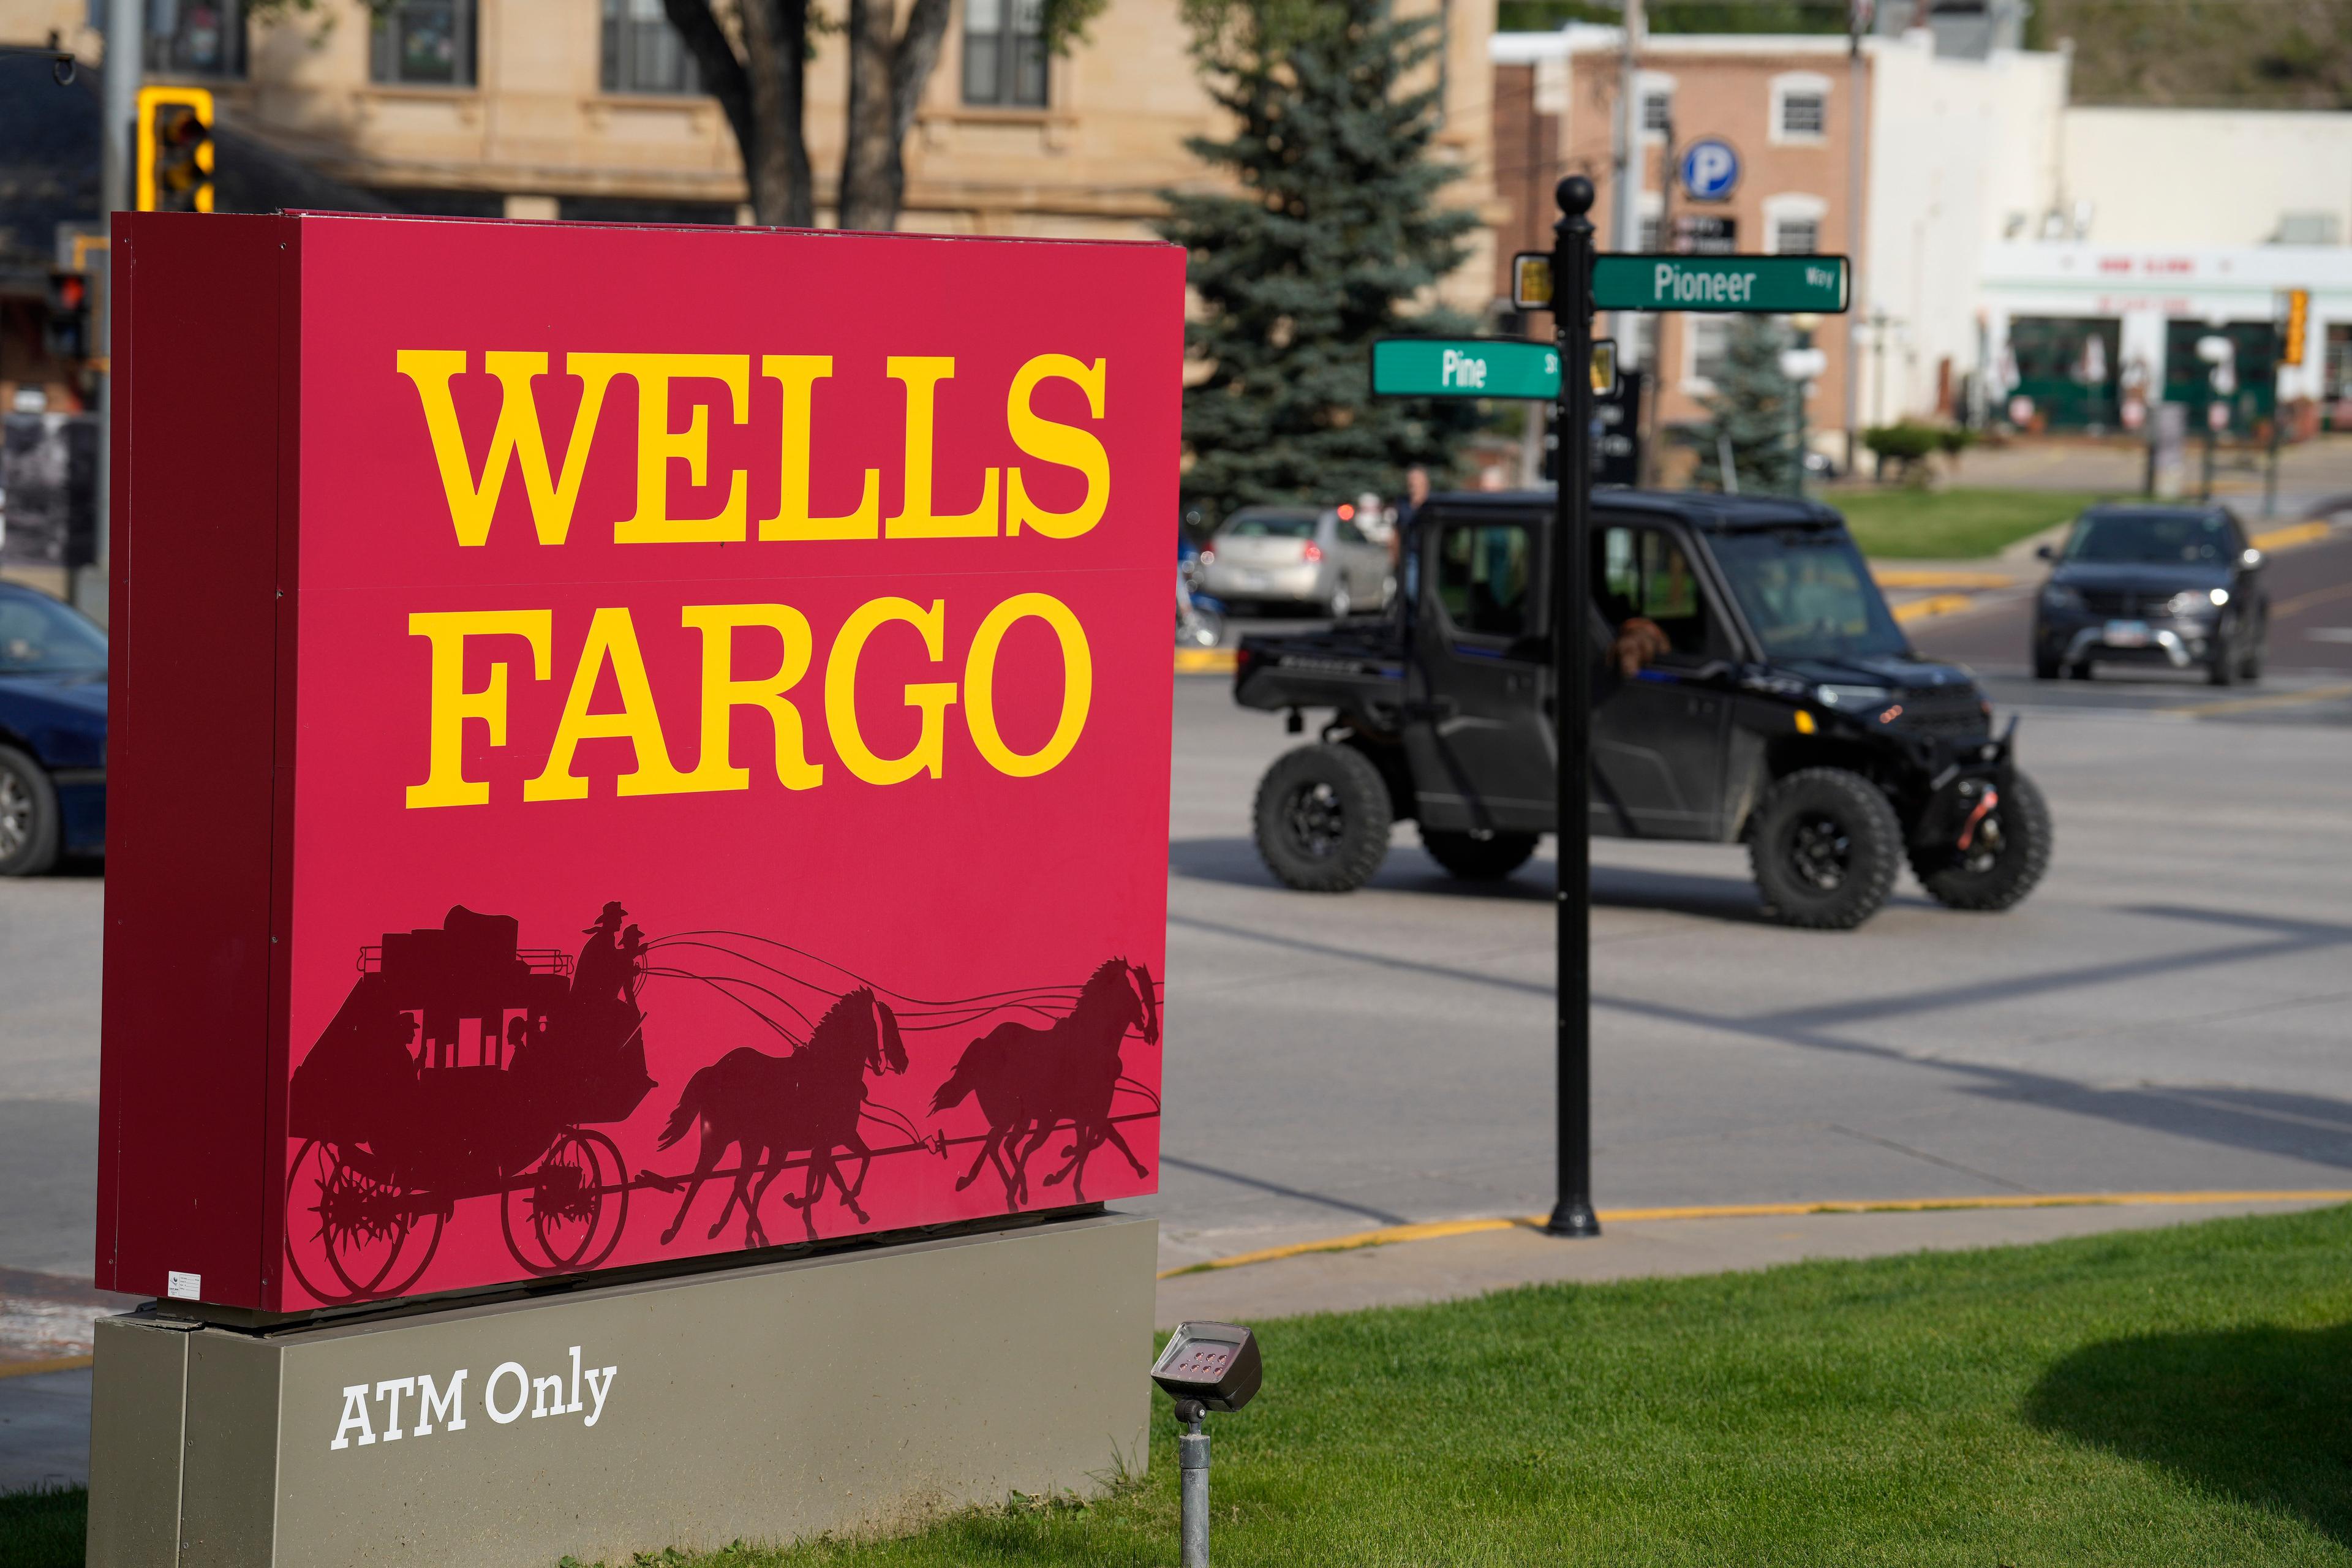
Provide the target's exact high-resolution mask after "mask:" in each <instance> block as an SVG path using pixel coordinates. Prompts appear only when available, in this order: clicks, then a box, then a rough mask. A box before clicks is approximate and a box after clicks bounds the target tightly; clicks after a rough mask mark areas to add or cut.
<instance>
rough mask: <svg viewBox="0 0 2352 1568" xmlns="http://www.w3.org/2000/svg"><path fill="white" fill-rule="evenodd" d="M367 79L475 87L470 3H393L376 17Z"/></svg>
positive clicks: (471, 0)
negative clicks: (368, 77)
mask: <svg viewBox="0 0 2352 1568" xmlns="http://www.w3.org/2000/svg"><path fill="white" fill-rule="evenodd" d="M370 45H371V47H370V49H369V61H368V65H369V72H368V74H369V76H370V77H371V78H372V79H373V80H376V81H382V82H414V83H418V84H422V85H425V86H430V87H471V86H473V85H474V0H394V3H393V4H391V5H386V6H384V7H383V9H382V10H380V11H378V12H376V13H375V26H374V31H373V35H372V37H371V39H370Z"/></svg>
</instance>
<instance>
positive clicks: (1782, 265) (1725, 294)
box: [1592, 255, 1851, 314]
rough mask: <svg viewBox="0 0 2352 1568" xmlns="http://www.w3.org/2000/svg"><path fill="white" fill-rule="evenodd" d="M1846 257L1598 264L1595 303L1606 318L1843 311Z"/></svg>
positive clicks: (1623, 259)
mask: <svg viewBox="0 0 2352 1568" xmlns="http://www.w3.org/2000/svg"><path fill="white" fill-rule="evenodd" d="M1850 277H1851V274H1850V273H1849V271H1848V268H1847V267H1846V259H1845V258H1844V257H1843V256H1655V255H1644V256H1596V257H1594V258H1592V303H1593V305H1594V307H1595V308H1596V309H1599V310H1760V311H1773V310H1819V311H1822V312H1825V313H1829V314H1835V313H1838V312H1840V311H1843V310H1844V309H1845V308H1846V291H1847V289H1848V286H1849V281H1850Z"/></svg>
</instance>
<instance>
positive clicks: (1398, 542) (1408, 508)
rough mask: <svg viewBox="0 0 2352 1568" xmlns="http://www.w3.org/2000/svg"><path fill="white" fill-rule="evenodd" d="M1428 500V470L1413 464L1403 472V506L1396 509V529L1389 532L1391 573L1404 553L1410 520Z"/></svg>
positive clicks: (1410, 527)
mask: <svg viewBox="0 0 2352 1568" xmlns="http://www.w3.org/2000/svg"><path fill="white" fill-rule="evenodd" d="M1426 500H1429V470H1428V469H1427V468H1423V467H1422V466H1421V465H1420V464H1419V463H1415V464H1414V465H1413V466H1412V468H1407V469H1406V470H1405V471H1404V504H1403V505H1402V506H1401V507H1399V508H1397V519H1396V527H1395V528H1393V529H1391V530H1390V531H1389V567H1390V569H1391V571H1393V570H1394V569H1395V567H1396V564H1397V562H1398V560H1399V559H1400V558H1401V557H1402V554H1403V552H1404V537H1405V535H1406V533H1407V532H1409V531H1411V530H1412V520H1413V518H1414V517H1415V515H1417V514H1418V513H1419V512H1420V510H1421V508H1422V503H1423V502H1424V501H1426Z"/></svg>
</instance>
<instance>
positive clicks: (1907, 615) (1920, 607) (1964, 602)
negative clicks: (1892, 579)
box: [1895, 594, 1976, 626]
mask: <svg viewBox="0 0 2352 1568" xmlns="http://www.w3.org/2000/svg"><path fill="white" fill-rule="evenodd" d="M1975 603H1976V600H1975V599H1973V598H1971V597H1970V596H1969V595H1966V594H1931V595H1928V596H1927V598H1924V599H1914V600H1912V601H1911V602H1910V603H1909V604H1907V605H1895V619H1896V620H1898V621H1900V622H1902V623H1904V624H1905V625H1906V626H1907V625H1909V624H1910V623H1911V622H1913V621H1932V620H1934V619H1935V618H1936V617H1937V616H1956V615H1958V614H1959V613H1960V612H1961V611H1962V610H1965V609H1967V608H1968V607H1969V605H1973V604H1975Z"/></svg>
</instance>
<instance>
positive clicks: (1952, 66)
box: [1853, 28, 2070, 425]
mask: <svg viewBox="0 0 2352 1568" xmlns="http://www.w3.org/2000/svg"><path fill="white" fill-rule="evenodd" d="M1865 47H1869V48H1871V49H1873V50H1874V63H1875V65H1876V72H1875V80H1874V90H1873V92H1872V94H1871V103H1870V183H1869V196H1868V202H1867V206H1866V211H1867V220H1866V223H1865V226H1864V237H1865V249H1864V253H1863V258H1862V265H1861V268H1860V273H1861V276H1860V279H1859V282H1860V285H1861V287H1860V289H1859V292H1858V293H1857V295H1856V297H1855V299H1854V301H1853V309H1854V310H1855V311H1856V312H1857V313H1858V318H1859V319H1858V321H1857V322H1856V325H1857V327H1858V328H1859V329H1860V340H1861V349H1862V359H1863V376H1862V403H1861V407H1860V410H1859V413H1860V416H1861V420H1862V423H1863V424H1864V425H1884V424H1888V423H1891V422H1893V421H1894V420H1896V419H1899V418H1903V417H1905V416H1937V415H1938V414H1941V415H1945V416H1955V415H1958V414H1960V413H1962V412H1964V409H1963V408H1962V407H1961V403H1960V398H1961V387H1962V384H1963V382H1964V380H1965V378H1966V377H1968V376H1969V374H1971V373H1972V372H1974V371H1975V370H1976V368H1977V366H1978V365H1979V363H1982V362H1983V361H1984V360H1985V359H1986V357H1987V356H1988V355H1989V354H1990V353H1992V352H1993V351H1992V349H1991V347H1990V344H1989V343H1988V342H1987V341H1986V335H1985V332H1984V330H1983V329H1984V326H1985V322H1984V321H1983V318H1982V317H1981V315H1980V313H1979V310H1978V309H1977V303H1978V301H1979V299H1980V298H1981V296H1982V290H1983V286H1984V268H1985V265H1986V257H1987V255H1988V253H1989V247H1990V246H1991V245H1992V243H1993V242H1994V241H1996V240H1998V239H1999V238H2000V236H2001V235H2002V234H2003V232H2004V231H2005V230H2006V228H2007V227H2008V226H2009V225H2010V224H2011V221H2012V219H2013V216H2014V215H2016V214H2020V213H2024V214H2032V215H2037V216H2038V215H2040V214H2042V213H2044V212H2046V211H2048V210H2049V209H2050V208H2051V207H2052V206H2053V205H2056V204H2057V203H2058V202H2060V201H2061V199H2062V193H2063V191H2064V189H2065V184H2064V178H2063V164H2062V160H2061V158H2060V156H2059V149H2060V147H2061V146H2062V126H2063V123H2064V119H2065V116H2066V114H2067V112H2068V111H2067V109H2066V88H2067V78H2068V65H2069V60H2070V57H2069V56H2068V55H2067V54H2065V53H2063V52H2028V51H2025V50H2021V49H2011V48H1998V47H1996V48H1992V49H1990V50H1989V51H1988V52H1987V53H1986V54H1985V55H1984V57H1983V58H1955V57H1953V56H1951V55H1938V54H1937V52H1936V47H1935V37H1934V35H1933V34H1931V33H1929V32H1928V31H1927V29H1925V28H1915V29H1913V30H1911V31H1910V32H1907V33H1905V34H1903V35H1902V36H1900V37H1895V38H1872V39H1869V40H1867V41H1866V44H1865Z"/></svg>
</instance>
